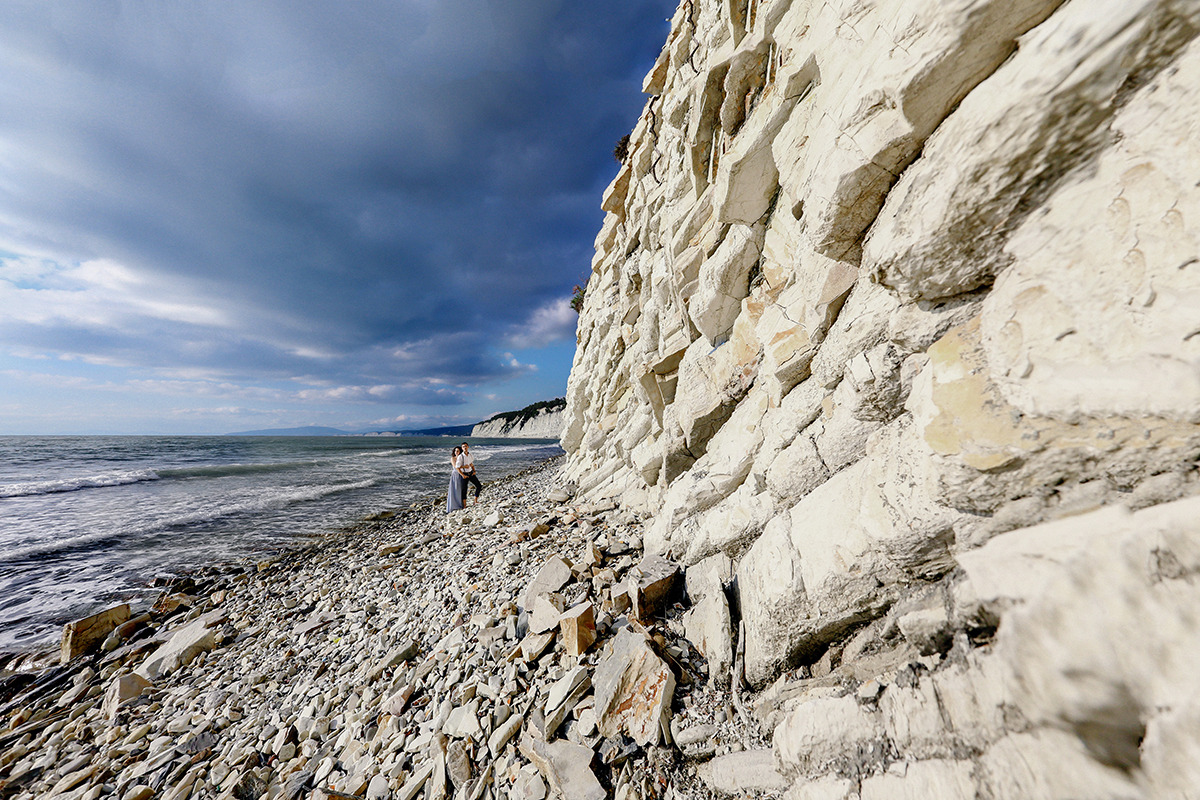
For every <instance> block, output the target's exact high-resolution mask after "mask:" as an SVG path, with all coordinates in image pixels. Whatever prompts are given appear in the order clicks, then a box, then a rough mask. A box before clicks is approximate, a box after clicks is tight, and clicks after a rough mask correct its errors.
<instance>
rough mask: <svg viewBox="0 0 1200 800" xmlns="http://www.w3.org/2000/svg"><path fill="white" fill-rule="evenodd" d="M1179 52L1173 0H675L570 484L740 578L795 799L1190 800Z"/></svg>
mask: <svg viewBox="0 0 1200 800" xmlns="http://www.w3.org/2000/svg"><path fill="white" fill-rule="evenodd" d="M1198 34H1200V6H1197V5H1196V4H1194V3H1185V2H1169V1H1168V0H1157V1H1155V0H1134V2H1112V1H1108V0H1086V1H1085V0H1072V1H1070V2H1061V1H1060V0H1022V1H1021V2H1016V3H1013V2H998V1H997V0H963V1H962V2H954V3H945V2H936V1H935V0H928V2H926V1H925V0H918V1H917V2H912V1H911V0H903V1H902V0H880V1H879V2H835V3H829V2H805V1H804V0H793V2H787V1H786V0H724V1H723V2H720V1H718V0H685V2H683V3H681V5H680V6H679V9H678V10H677V12H676V14H675V16H674V18H673V20H672V27H671V33H670V35H669V37H668V39H667V42H666V44H665V46H664V48H663V50H662V53H661V55H660V56H659V58H658V61H657V62H656V63H655V65H654V68H653V69H652V70H651V71H650V73H649V74H648V75H647V76H646V80H645V84H644V88H645V91H646V92H647V93H648V94H649V95H650V100H649V101H648V102H647V104H646V107H645V110H644V112H643V114H642V116H641V118H640V120H639V121H638V124H637V125H636V127H635V128H634V130H633V132H632V134H631V137H630V144H629V155H628V157H627V158H626V161H625V163H623V164H622V166H621V169H620V171H619V173H618V175H617V177H616V179H615V180H614V181H613V183H612V184H611V185H610V186H609V187H608V189H607V191H606V192H605V194H604V197H603V201H602V206H603V208H604V210H605V211H606V212H607V216H606V218H605V222H604V225H603V228H602V229H601V231H600V234H599V235H598V237H597V239H596V255H595V258H594V260H593V274H592V276H591V279H590V281H589V284H588V290H587V297H586V299H585V302H584V306H583V310H582V314H581V318H580V324H579V329H578V349H577V351H576V356H575V363H574V365H573V368H572V373H571V378H570V382H569V387H568V396H567V401H568V408H567V419H566V423H565V426H564V432H563V439H562V442H563V446H564V448H565V449H566V450H567V451H568V454H569V464H568V467H567V470H566V472H567V475H568V477H569V478H571V479H574V480H576V481H578V483H579V486H580V491H581V494H582V496H584V497H587V498H589V499H591V500H593V501H601V500H605V499H611V500H612V501H613V502H616V503H619V504H620V505H621V506H622V507H624V508H626V509H628V510H630V511H631V512H635V513H638V514H641V515H643V516H644V517H645V518H646V525H647V527H646V531H645V536H644V539H645V545H646V548H647V551H648V552H651V553H656V554H662V555H667V556H670V557H672V558H674V559H677V560H679V561H681V562H682V563H683V564H685V565H688V566H691V567H693V568H703V567H702V565H705V564H707V563H708V561H707V560H708V559H710V558H714V557H720V558H723V559H727V560H728V563H729V569H728V574H727V576H726V578H725V580H724V583H723V586H724V587H725V588H727V589H728V590H729V592H730V593H731V595H732V597H733V599H734V603H733V604H732V606H731V609H732V614H733V617H732V619H731V625H732V626H733V627H734V629H737V627H739V626H740V627H741V629H742V630H743V631H744V634H743V636H742V637H741V640H740V641H739V642H738V646H739V647H740V648H741V649H743V650H744V667H743V671H744V677H745V679H746V681H748V683H749V684H750V685H751V686H753V687H754V688H755V689H757V690H760V691H763V690H765V694H763V695H761V696H760V698H759V701H760V704H761V707H762V708H763V709H767V710H766V711H764V712H763V717H762V720H763V724H764V725H766V726H767V727H768V729H769V730H770V731H771V732H772V733H773V736H774V742H775V754H776V763H777V766H778V767H779V768H780V769H781V770H782V771H783V772H784V773H785V774H787V775H788V776H790V778H791V780H792V781H793V782H794V786H795V787H796V788H795V789H794V791H795V792H796V793H797V795H798V796H799V797H814V798H815V797H850V796H861V797H868V796H870V797H890V796H930V797H942V796H947V797H950V796H953V797H958V796H975V794H974V793H977V792H978V793H982V794H983V795H984V796H991V797H1002V796H1014V797H1016V796H1047V797H1054V796H1064V795H1063V792H1067V791H1068V790H1067V788H1063V787H1059V788H1055V787H1056V786H1059V784H1056V783H1055V780H1057V779H1058V778H1056V777H1055V774H1054V773H1055V772H1056V769H1057V770H1061V768H1062V767H1061V765H1063V764H1069V765H1070V766H1071V769H1070V770H1068V772H1069V773H1070V774H1072V775H1079V776H1085V778H1080V780H1084V781H1085V783H1079V784H1076V786H1083V785H1085V784H1086V786H1088V787H1092V788H1090V789H1089V790H1088V791H1086V792H1084V795H1086V796H1097V797H1108V796H1112V797H1133V796H1164V797H1166V796H1170V797H1176V796H1178V797H1184V796H1190V795H1188V791H1190V790H1188V789H1186V786H1187V785H1188V784H1187V781H1186V780H1185V779H1184V778H1182V777H1180V775H1181V774H1184V773H1186V774H1187V775H1189V776H1191V773H1190V772H1188V771H1187V770H1186V769H1185V770H1183V773H1180V774H1175V773H1174V772H1173V771H1174V770H1176V769H1177V768H1178V765H1180V764H1183V763H1185V762H1186V760H1187V758H1186V756H1185V753H1187V752H1190V750H1189V748H1193V749H1194V748H1196V747H1197V746H1200V745H1197V737H1196V734H1195V729H1194V728H1193V729H1192V732H1191V733H1190V734H1188V735H1186V736H1181V735H1178V733H1179V732H1180V731H1182V730H1184V729H1185V728H1186V723H1185V722H1183V720H1186V719H1192V718H1193V717H1194V715H1195V714H1196V709H1195V706H1194V701H1193V700H1189V699H1187V698H1188V697H1190V695H1189V691H1190V685H1191V684H1190V682H1189V681H1190V679H1189V678H1187V677H1186V675H1184V673H1183V672H1181V671H1179V670H1177V669H1176V668H1175V666H1174V665H1175V664H1176V663H1177V662H1179V661H1180V660H1183V661H1187V659H1188V658H1195V657H1196V656H1197V655H1200V641H1198V639H1197V630H1198V629H1197V624H1196V621H1195V620H1194V619H1193V618H1192V615H1191V614H1190V612H1188V611H1187V610H1186V609H1187V608H1188V605H1189V604H1190V603H1191V602H1192V599H1190V593H1191V591H1192V589H1191V586H1192V578H1191V576H1192V575H1193V574H1194V566H1193V565H1192V557H1191V555H1189V554H1190V552H1191V548H1192V545H1191V544H1190V543H1189V542H1190V541H1191V539H1194V538H1195V535H1196V533H1197V531H1196V528H1195V525H1196V523H1194V522H1189V521H1188V518H1189V514H1192V513H1193V506H1191V505H1189V501H1187V500H1186V499H1185V498H1187V497H1189V496H1191V495H1194V494H1196V493H1197V489H1198V488H1200V480H1198V479H1197V469H1196V468H1197V458H1198V456H1200V412H1198V411H1197V409H1200V315H1198V314H1197V311H1196V309H1198V308H1200V188H1198V187H1200V145H1198V144H1197V139H1196V137H1195V131H1197V130H1200V104H1198V103H1197V102H1196V99H1197V91H1198V90H1197V88H1196V87H1198V86H1200V43H1198V42H1197V41H1196V39H1197V35H1198ZM1120 509H1124V510H1120ZM1192 518H1193V519H1194V516H1193V517H1192ZM1189 534H1190V535H1191V539H1190V538H1189ZM1164 565H1166V566H1164ZM1010 573H1012V574H1010ZM985 585H986V588H982V587H984V586H985ZM1110 595H1113V596H1110ZM1101 609H1105V611H1106V612H1107V615H1106V614H1105V613H1102V612H1101ZM1143 614H1145V615H1153V618H1154V619H1155V623H1154V624H1151V625H1146V624H1139V623H1138V621H1137V620H1138V619H1139V618H1143V619H1144V618H1146V617H1142V615H1143ZM1055 631H1060V632H1061V633H1060V634H1058V635H1056V633H1055ZM1130 642H1136V647H1134V648H1133V649H1132V650H1130V649H1129V648H1127V646H1126V645H1127V643H1130ZM1150 654H1155V655H1150ZM1106 664H1107V666H1105V665H1106ZM735 672H737V673H738V674H736V675H735V676H734V679H735V681H740V680H741V677H742V672H741V671H738V670H735ZM831 675H832V676H835V678H833V679H831V678H830V677H829V676H831ZM1080 675H1083V676H1087V677H1086V679H1085V680H1081V681H1080V680H1076V679H1075V678H1072V677H1070V676H1076V677H1077V676H1080ZM851 683H852V684H854V685H857V686H861V687H868V688H866V689H861V688H860V689H856V690H855V691H853V692H849V693H847V692H846V686H847V685H848V684H851ZM735 686H736V684H735ZM1150 686H1153V687H1154V688H1152V689H1151V688H1150ZM764 698H766V699H764ZM771 698H775V699H774V700H771ZM780 698H785V699H786V702H785V701H784V700H783V699H780ZM831 721H832V722H831ZM829 724H834V728H833V730H834V733H830V731H829V729H828V728H827V727H825V726H827V725H829ZM1168 730H1169V731H1172V733H1165V731H1168ZM864 753H867V754H868V755H869V754H875V755H870V756H869V757H868V756H864V755H863V754H864ZM1017 764H1021V765H1024V766H1022V767H1021V770H1024V771H1023V772H1022V771H1021V770H1017V772H1019V773H1020V775H1023V776H1024V777H1019V776H1018V777H1013V775H1015V774H1016V773H1015V772H1014V769H1015V767H1014V765H1017ZM1056 765H1057V766H1056ZM1193 778H1194V776H1192V777H1189V778H1188V779H1187V780H1193ZM1190 785H1193V786H1194V785H1200V784H1196V783H1195V782H1194V781H1193V783H1192V784H1190ZM904 787H908V789H907V790H906V789H904ZM913 787H925V788H923V789H921V790H920V791H917V792H916V794H913V793H912V792H913V791H914V790H913ZM1037 787H1041V788H1037ZM1035 789H1036V791H1035ZM1060 789H1061V790H1062V791H1061V792H1060ZM904 791H908V794H903V792H904ZM1038 792H1041V794H1038Z"/></svg>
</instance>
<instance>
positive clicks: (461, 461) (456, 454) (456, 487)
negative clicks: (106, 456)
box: [446, 442, 483, 511]
mask: <svg viewBox="0 0 1200 800" xmlns="http://www.w3.org/2000/svg"><path fill="white" fill-rule="evenodd" d="M450 469H451V472H450V490H449V491H448V492H446V510H447V511H457V510H459V509H460V508H462V507H463V506H465V505H466V504H467V484H468V483H471V484H474V485H475V502H476V503H478V502H479V493H480V492H481V491H483V484H481V483H480V482H479V478H477V477H476V476H475V457H474V456H473V455H471V446H470V445H469V444H467V443H466V442H463V443H462V446H460V447H456V448H454V450H453V451H452V452H451V454H450Z"/></svg>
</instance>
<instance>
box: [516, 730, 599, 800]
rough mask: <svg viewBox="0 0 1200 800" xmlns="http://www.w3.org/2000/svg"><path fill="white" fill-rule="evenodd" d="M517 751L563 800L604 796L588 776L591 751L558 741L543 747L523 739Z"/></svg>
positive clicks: (592, 755) (594, 778) (590, 769)
mask: <svg viewBox="0 0 1200 800" xmlns="http://www.w3.org/2000/svg"><path fill="white" fill-rule="evenodd" d="M521 751H522V752H523V753H524V754H525V755H526V756H527V757H528V758H529V760H530V761H532V762H533V763H534V764H535V765H536V766H537V768H538V771H540V772H541V773H542V775H544V776H545V777H546V780H547V781H548V782H549V783H550V787H551V788H552V789H553V790H554V791H556V792H558V793H559V794H560V795H561V796H562V797H563V798H564V800H603V798H605V797H606V796H607V794H606V793H605V791H604V787H603V786H601V785H600V781H599V780H597V779H596V774H595V773H594V772H592V759H593V758H594V757H595V753H593V752H592V750H591V748H588V747H584V746H583V745H580V744H575V743H574V742H568V741H565V740H562V739H560V740H558V741H556V742H549V743H547V742H543V741H540V740H538V739H535V738H533V737H529V736H526V737H524V738H522V740H521Z"/></svg>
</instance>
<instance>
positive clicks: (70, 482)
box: [0, 469, 161, 498]
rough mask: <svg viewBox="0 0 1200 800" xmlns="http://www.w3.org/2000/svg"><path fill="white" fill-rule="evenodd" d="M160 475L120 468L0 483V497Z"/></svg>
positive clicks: (152, 478)
mask: <svg viewBox="0 0 1200 800" xmlns="http://www.w3.org/2000/svg"><path fill="white" fill-rule="evenodd" d="M160 477H161V476H160V475H159V474H158V473H157V472H155V471H154V470H152V469H135V470H121V471H118V472H106V473H101V474H99V475H86V476H81V477H78V478H56V479H54V480H46V481H30V482H26V483H7V484H0V498H9V497H32V496H34V495H39V494H61V493H63V492H77V491H79V490H80V489H101V488H106V487H109V486H128V485H129V484H131V483H143V482H145V481H156V480H159V479H160Z"/></svg>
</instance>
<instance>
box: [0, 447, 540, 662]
mask: <svg viewBox="0 0 1200 800" xmlns="http://www.w3.org/2000/svg"><path fill="white" fill-rule="evenodd" d="M454 444H455V442H454V441H453V440H451V439H446V438H442V437H432V436H421V437H417V436H412V437H410V436H404V437H364V436H328V437H324V436H323V437H180V436H170V437H157V436H82V437H76V436H69V437H68V436H53V437H51V436H8V437H0V651H3V650H11V649H24V648H28V647H33V646H40V645H42V644H45V643H49V642H51V641H53V640H54V639H55V638H56V637H57V636H58V634H59V630H60V627H61V625H62V624H63V623H64V622H66V621H69V620H71V619H75V618H77V617H79V616H81V615H84V614H86V613H89V612H90V611H92V610H94V609H97V608H100V607H101V606H104V605H107V604H110V603H112V602H114V601H117V600H120V599H131V600H133V601H134V602H135V603H137V602H143V603H144V602H147V601H148V599H149V598H150V597H151V596H152V595H153V593H154V592H153V590H150V589H149V588H148V586H147V583H148V582H149V580H150V579H152V578H153V577H155V576H156V575H162V574H173V573H178V572H185V571H187V570H188V569H192V568H196V567H199V566H204V565H208V564H214V563H220V562H227V561H232V560H235V559H238V558H244V557H253V556H256V555H261V554H264V553H268V552H272V551H276V550H278V549H280V548H282V547H286V546H289V545H294V544H298V543H301V542H303V540H304V539H305V538H306V537H309V536H312V535H316V534H320V533H322V532H326V531H329V530H332V529H334V528H337V527H340V526H342V525H345V524H347V523H349V522H351V521H353V520H355V519H358V518H360V517H362V516H364V515H366V514H369V513H372V512H375V511H379V510H381V509H383V508H386V507H389V506H398V505H405V504H407V503H410V502H412V501H413V500H415V499H417V498H421V497H426V496H429V495H431V494H435V493H443V494H444V492H445V487H446V485H447V483H448V482H449V451H450V449H451V447H452V446H453V445H454ZM472 452H473V453H474V454H475V461H476V467H477V469H478V471H479V474H480V477H481V478H482V480H484V481H485V482H486V481H488V480H492V479H494V478H499V477H502V476H504V475H509V474H512V473H514V472H518V471H520V470H521V469H523V468H525V467H527V466H529V465H531V464H533V463H536V462H538V461H542V460H544V459H546V458H549V457H551V456H553V455H556V454H558V453H561V452H562V451H561V450H560V449H559V448H558V445H557V444H556V443H554V442H548V441H516V440H511V439H509V440H498V439H497V440H487V439H481V440H476V441H474V442H472Z"/></svg>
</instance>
